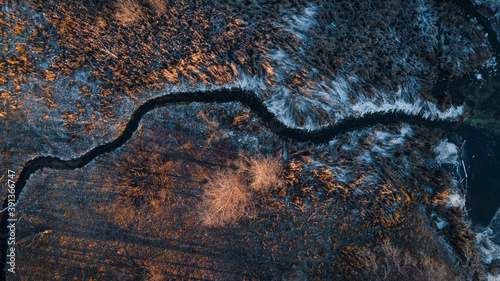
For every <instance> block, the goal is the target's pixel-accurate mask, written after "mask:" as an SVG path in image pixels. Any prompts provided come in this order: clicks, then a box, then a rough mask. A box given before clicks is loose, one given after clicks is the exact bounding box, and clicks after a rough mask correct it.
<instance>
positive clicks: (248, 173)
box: [235, 155, 282, 191]
mask: <svg viewBox="0 0 500 281" xmlns="http://www.w3.org/2000/svg"><path fill="white" fill-rule="evenodd" d="M235 165H236V166H237V167H238V172H239V173H240V174H242V175H243V176H244V177H246V178H247V181H248V187H249V188H250V189H251V190H253V191H260V190H262V191H267V190H269V189H270V188H272V187H278V186H281V184H282V181H281V178H280V175H281V171H282V167H281V165H280V163H279V159H277V158H273V157H269V156H259V157H256V158H251V157H248V156H245V155H242V156H240V158H239V159H238V160H236V161H235Z"/></svg>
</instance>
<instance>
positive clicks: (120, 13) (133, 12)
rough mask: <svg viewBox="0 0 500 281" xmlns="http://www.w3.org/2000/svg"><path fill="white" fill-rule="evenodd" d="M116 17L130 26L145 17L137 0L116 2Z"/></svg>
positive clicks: (124, 24) (123, 23)
mask: <svg viewBox="0 0 500 281" xmlns="http://www.w3.org/2000/svg"><path fill="white" fill-rule="evenodd" d="M115 8H116V12H115V18H116V20H117V21H118V22H120V23H121V24H122V25H123V26H125V27H126V26H130V25H132V24H134V23H136V22H138V21H139V20H141V19H142V18H143V17H144V12H143V11H142V9H141V6H140V5H139V3H137V1H136V0H121V1H118V2H116V3H115Z"/></svg>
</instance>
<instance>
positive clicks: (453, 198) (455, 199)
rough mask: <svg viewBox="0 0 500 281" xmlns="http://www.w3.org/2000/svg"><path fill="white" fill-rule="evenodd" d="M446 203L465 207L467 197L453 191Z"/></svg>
mask: <svg viewBox="0 0 500 281" xmlns="http://www.w3.org/2000/svg"><path fill="white" fill-rule="evenodd" d="M446 205H447V206H449V207H458V208H465V198H464V197H463V196H461V195H460V194H458V193H452V194H450V196H448V201H447V202H446Z"/></svg>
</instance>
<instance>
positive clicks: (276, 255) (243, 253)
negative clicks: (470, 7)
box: [0, 0, 490, 280]
mask: <svg viewBox="0 0 500 281" xmlns="http://www.w3.org/2000/svg"><path fill="white" fill-rule="evenodd" d="M0 2H2V1H0ZM4 2H5V1H4ZM27 2H29V3H31V4H32V5H33V7H35V8H36V9H38V11H41V12H43V16H41V18H42V19H41V20H34V19H29V18H28V16H27V15H24V14H23V13H22V12H19V11H16V10H15V9H14V10H13V11H14V12H13V13H12V14H10V13H7V12H1V13H0V27H1V29H2V32H3V36H2V38H1V40H2V41H1V42H0V43H1V44H2V45H1V46H0V52H1V53H2V56H0V85H1V86H2V87H3V88H2V91H1V93H0V95H1V96H0V106H2V108H1V109H0V110H1V111H0V118H2V121H5V122H1V124H0V132H2V133H4V132H8V133H9V134H11V135H12V136H9V137H10V138H9V139H7V138H5V139H3V138H0V148H1V151H0V153H1V156H2V163H1V165H2V167H3V168H5V167H8V168H11V167H15V168H20V166H21V165H22V163H23V162H25V160H26V159H28V158H30V157H31V156H32V155H31V154H32V153H40V154H58V153H63V154H64V155H69V156H75V155H78V154H80V153H81V152H82V151H85V150H86V149H89V148H90V147H91V144H93V145H94V144H100V143H101V141H102V140H103V139H106V138H109V137H110V135H112V133H110V132H119V131H120V129H121V128H122V127H123V122H124V120H126V119H127V118H128V117H129V116H128V115H126V116H125V115H120V116H117V115H119V114H123V111H126V110H128V111H126V112H130V110H132V109H133V106H132V105H135V104H138V103H140V102H141V101H143V100H144V98H145V97H147V96H148V95H150V94H151V93H150V91H156V90H162V89H165V87H166V88H167V89H168V88H169V87H170V86H182V85H184V86H186V85H187V86H196V85H199V84H204V85H225V84H230V83H232V82H233V81H236V80H238V79H241V77H242V75H243V74H244V75H248V76H254V75H256V76H259V77H261V78H262V79H263V81H264V83H265V84H266V85H267V86H268V87H270V88H272V87H274V86H276V85H277V84H278V83H282V84H283V85H286V86H287V87H290V88H291V89H292V90H296V92H293V93H292V94H291V95H292V96H293V97H292V98H291V99H296V100H285V101H284V104H285V106H290V107H291V108H292V109H291V112H292V114H293V117H294V118H295V121H296V122H297V124H298V125H304V124H305V123H306V121H307V119H308V118H312V119H313V120H315V121H317V122H318V123H320V124H323V123H326V122H327V121H334V120H335V116H332V115H331V114H330V113H329V112H328V111H327V110H325V109H322V108H315V109H314V110H311V111H306V110H305V109H304V108H295V107H294V106H295V105H296V104H295V103H294V102H296V103H297V104H302V103H303V104H306V105H308V106H310V107H311V108H313V107H314V105H313V101H314V99H315V98H316V97H314V96H312V94H311V93H310V92H309V91H308V89H310V88H313V87H314V86H316V85H315V83H316V82H317V81H329V80H330V81H331V80H334V79H335V78H336V77H337V76H338V75H344V74H346V75H347V76H346V77H347V79H352V81H354V80H356V79H360V80H362V81H363V83H359V84H357V83H353V85H355V87H357V90H360V91H361V92H363V93H364V94H366V96H369V97H371V96H375V95H376V93H375V87H376V88H377V89H379V90H388V91H389V90H397V89H398V86H400V85H401V84H402V83H405V81H406V80H405V79H407V78H408V77H410V76H411V77H413V78H415V79H416V80H417V81H419V83H421V84H422V91H421V94H422V95H428V94H429V93H430V92H428V91H427V90H429V88H431V86H432V83H434V80H435V77H436V75H437V73H438V72H439V71H443V72H444V73H445V75H446V76H447V77H448V78H456V77H458V76H460V75H462V74H464V73H467V72H470V71H471V70H472V69H474V68H475V67H476V66H477V65H479V64H481V63H482V62H484V60H486V59H487V58H488V57H489V56H490V54H489V51H488V50H487V48H486V47H485V46H484V45H483V43H484V36H483V34H482V32H481V31H478V30H476V29H475V26H474V25H473V24H472V23H471V22H469V21H467V20H466V18H465V17H464V16H463V15H460V13H459V12H457V10H456V8H455V7H454V6H453V4H450V3H447V2H446V3H444V4H439V5H437V4H431V5H430V6H429V7H431V8H432V9H431V10H432V11H431V12H429V13H433V14H434V15H435V16H436V17H437V18H439V25H431V26H430V27H429V28H430V30H429V32H430V33H428V34H430V35H429V36H430V37H429V38H422V33H421V32H419V30H418V28H420V27H421V26H420V25H419V24H420V23H421V22H419V21H418V20H416V19H417V18H418V16H419V15H420V14H419V12H418V11H421V10H420V8H419V7H420V6H419V5H420V4H421V3H423V1H406V2H401V1H370V4H369V5H368V4H367V3H366V2H367V1H361V0H359V1H358V0H357V1H347V0H346V1H343V0H342V1H335V2H331V1H330V2H328V1H319V0H315V1H303V0H299V1H260V0H255V1H236V0H235V1H216V0H192V1H162V0H143V1H141V0H124V1H118V0H116V1H111V0H110V1H83V0H81V1H80V0H68V1H56V0H47V1H41V0H30V1H27ZM432 3H434V2H432ZM311 5H317V6H318V7H319V8H317V10H316V12H317V15H316V16H315V18H316V21H317V23H316V24H314V25H312V27H311V29H310V30H309V31H303V32H305V33H307V34H306V35H307V36H309V37H310V38H308V39H307V40H302V39H300V38H299V37H300V36H298V35H297V34H298V33H297V34H295V33H294V32H292V31H290V30H291V29H292V27H291V25H290V23H289V21H288V19H290V18H292V19H293V16H295V15H301V14H303V13H305V11H306V9H307V8H309V7H311ZM410 19H412V20H410ZM436 24H438V23H436ZM424 26H425V25H424ZM456 26H461V28H456ZM434 28H439V32H438V34H434V33H433V32H435V31H436V30H435V29H434ZM301 32H302V31H301ZM436 32H437V31H436ZM299 35H300V34H299ZM434 35H436V38H434V37H433V36H434ZM438 35H439V36H438ZM23 36H24V37H23ZM424 37H425V36H424ZM437 37H439V38H442V39H443V40H441V41H439V42H437V43H435V44H430V45H429V43H428V41H425V40H427V39H429V40H432V39H436V40H437ZM423 39H425V40H423ZM398 40H400V41H401V42H398ZM395 42H398V43H397V44H396V43H395ZM465 50H469V51H467V52H464V51H465ZM277 51H281V52H282V53H284V54H286V55H287V56H289V57H290V58H289V61H288V63H289V65H286V63H285V62H283V61H280V60H279V59H276V58H275V59H273V58H272V57H273V56H272V55H271V54H273V52H277ZM45 64H47V65H45ZM313 69H314V71H313ZM79 71H88V72H84V76H85V79H83V80H82V81H83V82H82V81H80V80H77V79H76V76H77V75H76V74H75V73H79ZM87 74H89V75H88V76H87ZM78 75H81V73H79V74H78ZM279 75H282V77H281V78H279V79H278V77H279ZM352 81H351V82H352ZM328 83H329V82H328ZM328 83H327V84H328ZM66 91H71V92H72V94H73V96H72V97H66V94H67V92H66ZM273 93H274V92H272V91H267V92H266V91H262V92H260V94H261V96H262V98H263V99H267V98H269V96H270V95H272V94H273ZM349 98H350V99H353V100H356V99H357V97H356V96H354V95H353V94H352V93H350V95H349ZM55 101H57V102H55ZM24 105H27V106H24ZM122 110H123V111H122ZM30 114H31V115H30ZM49 125H50V126H49ZM413 129H414V130H415V133H414V134H413V135H408V136H406V137H405V138H406V139H405V140H404V142H402V143H398V142H397V141H396V140H395V139H397V137H398V136H399V135H401V134H402V125H391V126H385V127H384V126H377V127H374V128H370V129H368V130H367V131H365V132H363V133H360V134H361V135H362V136H361V137H358V136H356V135H355V134H354V133H353V134H346V135H344V136H340V137H339V140H337V141H336V142H335V143H334V144H325V145H318V146H314V145H312V144H309V143H300V144H296V143H283V144H282V143H281V141H280V140H279V139H277V137H276V136H273V135H272V134H271V133H270V132H269V131H268V130H267V129H266V128H264V127H263V126H262V124H260V123H259V122H258V121H257V120H256V118H255V117H254V115H253V114H251V113H250V112H249V110H248V109H244V108H242V107H241V105H239V104H234V103H231V104H222V105H213V104H204V105H203V104H191V105H189V106H187V105H172V106H169V107H166V108H162V109H158V110H154V111H152V112H151V113H150V114H149V117H147V118H146V119H145V121H144V122H143V124H142V125H141V126H140V128H139V129H138V131H137V132H136V133H135V135H134V137H133V138H132V139H131V140H130V142H129V143H127V144H126V145H124V146H123V147H121V148H120V149H117V150H116V151H114V152H113V153H112V154H108V155H103V156H101V157H99V158H98V159H96V161H94V162H92V163H91V164H89V166H87V167H85V168H83V169H80V170H76V171H50V170H49V171H47V170H43V171H39V172H38V173H37V174H35V175H33V177H32V179H31V180H30V182H29V184H28V186H27V189H26V190H25V195H24V196H25V197H24V198H23V199H22V200H21V201H20V205H19V212H20V217H22V220H21V219H20V223H19V238H20V241H23V242H22V243H19V245H18V246H19V264H22V265H23V266H20V267H19V272H20V273H19V274H20V276H21V279H23V278H24V279H29V278H31V279H33V280H48V279H54V280H70V279H77V280H113V279H118V280H137V279H140V280H143V279H145V280H166V279H170V280H172V279H212V280H223V279H225V280H272V279H290V280H293V279H295V280H306V279H308V280H331V279H344V280H345V279H347V280H387V279H393V280H402V279H412V278H415V279H421V280H461V279H471V278H473V279H479V278H480V277H481V276H482V274H483V268H482V265H481V263H480V261H479V256H478V254H477V250H476V249H475V248H474V246H473V243H472V242H473V240H474V236H473V235H472V233H471V231H470V229H469V225H468V224H467V223H466V221H465V216H464V213H463V210H461V209H460V208H456V207H449V206H447V205H446V201H447V199H448V196H449V194H450V186H452V185H453V184H452V179H451V176H450V174H449V173H448V171H446V170H445V169H443V168H441V167H438V166H437V165H436V166H433V165H431V164H429V163H432V159H433V158H434V157H435V156H436V155H435V153H434V152H433V151H432V149H431V148H432V147H433V146H435V145H436V144H437V143H438V142H439V140H440V139H441V138H442V137H443V136H441V135H440V134H439V133H438V132H436V131H433V130H430V129H426V128H413ZM45 130H47V131H45ZM377 133H380V134H382V135H383V134H386V133H388V134H390V135H391V137H390V138H391V139H390V140H387V141H385V140H381V139H380V138H378V137H377ZM26 136H30V137H29V138H28V137H26ZM90 139H92V141H90ZM82 143H83V144H85V145H81V144H82ZM393 143H395V144H394V146H390V145H392V144H393ZM349 147H351V148H349ZM375 147H379V148H380V147H381V149H380V151H383V152H380V151H377V150H376V149H375ZM281 151H286V155H288V156H287V157H286V159H284V160H283V159H281V157H282V155H281V154H282V153H281ZM284 154H285V153H283V155H284ZM69 156H68V157H69ZM12 169H14V168H12ZM344 172H345V174H343V173H344ZM2 192H4V191H2ZM0 195H1V192H0ZM432 212H435V213H436V214H437V215H438V216H440V217H441V218H443V219H445V220H446V221H447V223H448V225H447V226H446V227H445V228H443V229H441V230H439V231H436V228H435V226H434V223H433V222H432V220H431V213H432ZM23 239H24V240H23ZM443 241H444V242H443ZM443 243H447V244H449V245H451V251H448V249H447V248H444V247H443Z"/></svg>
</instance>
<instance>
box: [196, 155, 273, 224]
mask: <svg viewBox="0 0 500 281" xmlns="http://www.w3.org/2000/svg"><path fill="white" fill-rule="evenodd" d="M232 164H233V166H234V167H235V169H231V168H228V169H224V170H219V171H217V172H216V173H215V174H214V175H212V176H210V177H208V179H207V180H208V182H207V184H206V189H205V193H204V196H203V204H202V211H201V220H202V222H203V223H204V224H205V225H208V226H223V225H226V224H228V223H232V222H235V221H237V220H239V219H240V218H242V217H243V216H244V215H246V214H248V212H249V208H250V202H251V199H252V197H253V194H254V193H256V192H259V191H261V192H265V191H268V190H270V189H271V188H276V187H278V186H281V185H282V180H281V178H280V175H281V171H282V167H281V163H280V162H279V159H278V158H276V157H270V156H257V157H250V156H246V155H240V157H239V158H238V159H237V160H235V161H233V163H232Z"/></svg>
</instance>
